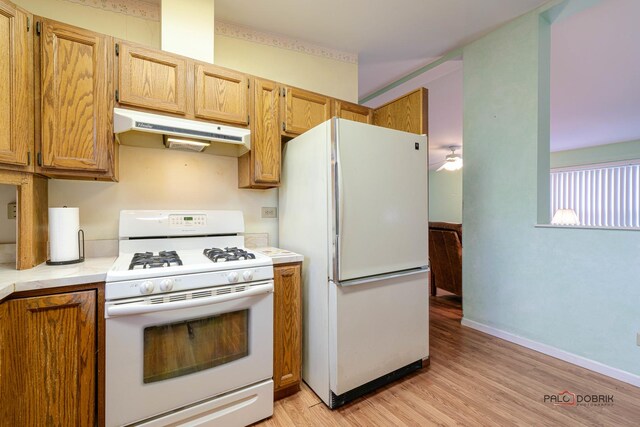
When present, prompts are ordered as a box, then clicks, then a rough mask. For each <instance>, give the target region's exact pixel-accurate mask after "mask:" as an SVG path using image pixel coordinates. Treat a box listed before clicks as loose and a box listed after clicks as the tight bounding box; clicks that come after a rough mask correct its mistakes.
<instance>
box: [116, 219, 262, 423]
mask: <svg viewBox="0 0 640 427" xmlns="http://www.w3.org/2000/svg"><path fill="white" fill-rule="evenodd" d="M243 231H244V221H243V217H242V212H239V211H122V212H121V213H120V227H119V235H120V242H119V256H118V258H117V259H116V261H115V263H114V265H113V267H112V268H111V269H110V270H109V272H108V273H107V283H106V286H105V297H106V303H105V317H106V425H107V426H120V425H144V426H164V425H168V424H172V425H173V424H176V425H180V424H181V423H182V422H183V421H185V422H186V421H187V420H188V422H189V425H191V426H213V425H215V426H227V425H229V426H237V425H246V424H251V423H253V422H255V421H258V420H260V419H263V418H266V417H269V416H271V415H272V413H273V381H272V374H273V373H272V370H273V368H272V366H273V363H272V358H273V266H272V261H271V258H269V257H267V256H265V255H262V254H260V253H253V252H251V251H250V250H246V249H244V248H243V246H244V237H242V236H241V235H240V233H242V232H243Z"/></svg>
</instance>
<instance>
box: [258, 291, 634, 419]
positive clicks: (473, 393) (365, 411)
mask: <svg viewBox="0 0 640 427" xmlns="http://www.w3.org/2000/svg"><path fill="white" fill-rule="evenodd" d="M460 318H461V310H460V303H459V300H457V299H456V298H453V297H436V298H432V299H431V326H430V331H431V344H430V346H431V348H430V349H431V366H430V367H428V368H425V369H423V370H422V371H420V372H418V373H414V374H412V375H410V376H408V377H406V378H404V379H402V380H399V381H397V382H395V383H393V384H391V385H389V386H387V387H385V388H383V389H381V390H378V391H377V392H375V393H371V394H369V395H367V396H365V397H363V398H360V399H358V400H357V401H355V402H353V403H351V404H349V405H346V406H344V407H342V408H339V409H337V410H334V411H331V410H329V409H328V408H327V407H326V406H325V405H324V404H323V403H322V402H321V401H320V399H318V397H317V396H316V395H315V394H314V393H313V392H312V391H311V390H310V389H309V388H308V387H306V386H303V389H302V391H300V392H299V393H297V394H295V395H293V396H291V397H288V398H285V399H282V400H280V401H278V402H276V404H275V411H274V415H273V417H272V418H270V419H268V420H266V421H264V422H263V423H260V424H258V425H260V426H261V427H262V426H265V427H266V426H367V427H369V426H405V425H406V426H430V425H447V426H449V425H464V426H481V425H487V426H489V425H491V426H495V425H500V426H503V425H505V426H506V425H509V426H511V425H522V426H534V425H535V426H574V425H575V426H579V425H585V426H600V425H601V426H640V389H638V388H636V387H633V386H631V385H627V384H625V383H622V382H619V381H616V380H612V379H610V378H608V377H605V376H602V375H599V374H596V373H594V372H591V371H588V370H586V369H583V368H579V367H577V366H574V365H571V364H569V363H566V362H563V361H560V360H558V359H554V358H552V357H549V356H545V355H543V354H540V353H537V352H534V351H532V350H528V349H526V348H524V347H520V346H517V345H515V344H511V343H509V342H506V341H503V340H500V339H497V338H493V337H491V336H489V335H485V334H483V333H481V332H477V331H475V330H472V329H469V328H464V327H462V326H460ZM563 390H569V391H571V392H573V393H577V394H612V395H613V396H614V403H613V406H607V407H589V406H577V407H562V406H554V405H552V404H548V403H543V397H544V395H545V394H554V393H558V392H561V391H563Z"/></svg>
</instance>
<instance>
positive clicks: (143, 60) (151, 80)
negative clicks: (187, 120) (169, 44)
mask: <svg viewBox="0 0 640 427" xmlns="http://www.w3.org/2000/svg"><path fill="white" fill-rule="evenodd" d="M118 80H119V81H118V91H119V93H118V96H119V103H120V104H121V105H130V106H134V107H140V108H148V109H151V110H157V111H165V112H168V113H176V114H185V113H186V112H187V98H186V92H187V61H186V60H185V59H183V58H181V57H177V56H176V55H171V54H169V53H166V52H162V51H159V50H153V49H146V48H143V47H140V46H134V45H131V44H128V43H124V42H118Z"/></svg>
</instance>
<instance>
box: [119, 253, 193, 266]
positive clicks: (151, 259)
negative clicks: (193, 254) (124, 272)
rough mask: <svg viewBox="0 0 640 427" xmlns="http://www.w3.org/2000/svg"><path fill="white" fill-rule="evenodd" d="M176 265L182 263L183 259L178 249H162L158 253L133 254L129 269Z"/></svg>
mask: <svg viewBox="0 0 640 427" xmlns="http://www.w3.org/2000/svg"><path fill="white" fill-rule="evenodd" d="M176 265H182V260H181V259H180V257H179V256H178V254H177V253H176V251H160V252H158V254H157V255H155V254H154V253H153V252H138V253H135V254H133V258H132V259H131V263H130V264H129V270H134V269H135V268H136V267H139V268H143V269H145V268H160V267H174V266H176Z"/></svg>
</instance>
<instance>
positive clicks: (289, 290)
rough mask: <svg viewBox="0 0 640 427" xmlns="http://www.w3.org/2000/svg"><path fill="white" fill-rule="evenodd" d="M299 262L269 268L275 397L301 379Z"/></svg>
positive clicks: (289, 390) (293, 389)
mask: <svg viewBox="0 0 640 427" xmlns="http://www.w3.org/2000/svg"><path fill="white" fill-rule="evenodd" d="M301 270H302V263H295V264H281V265H275V266H274V267H273V275H274V295H273V382H274V395H275V399H280V398H282V397H285V396H289V395H291V394H294V393H296V392H297V391H299V390H300V381H301V379H302V286H301V285H302V284H301Z"/></svg>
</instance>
